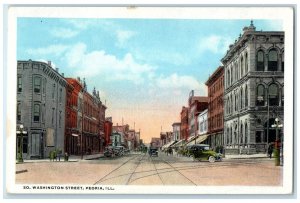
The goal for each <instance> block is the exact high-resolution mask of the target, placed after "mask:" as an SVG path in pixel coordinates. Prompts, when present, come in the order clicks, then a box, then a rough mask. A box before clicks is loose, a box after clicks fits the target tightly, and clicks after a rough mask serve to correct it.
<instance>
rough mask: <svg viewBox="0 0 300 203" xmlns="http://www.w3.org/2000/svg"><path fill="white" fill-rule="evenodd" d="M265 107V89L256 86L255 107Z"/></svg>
mask: <svg viewBox="0 0 300 203" xmlns="http://www.w3.org/2000/svg"><path fill="white" fill-rule="evenodd" d="M264 105H265V87H264V86H263V85H258V86H257V88H256V106H264Z"/></svg>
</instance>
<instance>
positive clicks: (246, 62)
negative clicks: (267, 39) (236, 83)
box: [245, 53, 248, 74]
mask: <svg viewBox="0 0 300 203" xmlns="http://www.w3.org/2000/svg"><path fill="white" fill-rule="evenodd" d="M247 73H248V53H246V54H245V74H247Z"/></svg>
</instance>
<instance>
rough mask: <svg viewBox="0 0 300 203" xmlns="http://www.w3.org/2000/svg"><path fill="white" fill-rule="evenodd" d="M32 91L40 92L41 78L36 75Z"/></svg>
mask: <svg viewBox="0 0 300 203" xmlns="http://www.w3.org/2000/svg"><path fill="white" fill-rule="evenodd" d="M33 84H34V88H33V89H34V92H35V93H40V92H41V78H40V77H38V76H35V77H34V83H33Z"/></svg>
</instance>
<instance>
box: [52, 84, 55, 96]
mask: <svg viewBox="0 0 300 203" xmlns="http://www.w3.org/2000/svg"><path fill="white" fill-rule="evenodd" d="M54 98H55V84H53V87H52V99H54Z"/></svg>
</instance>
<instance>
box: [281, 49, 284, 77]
mask: <svg viewBox="0 0 300 203" xmlns="http://www.w3.org/2000/svg"><path fill="white" fill-rule="evenodd" d="M281 70H282V72H284V52H282V55H281Z"/></svg>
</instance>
